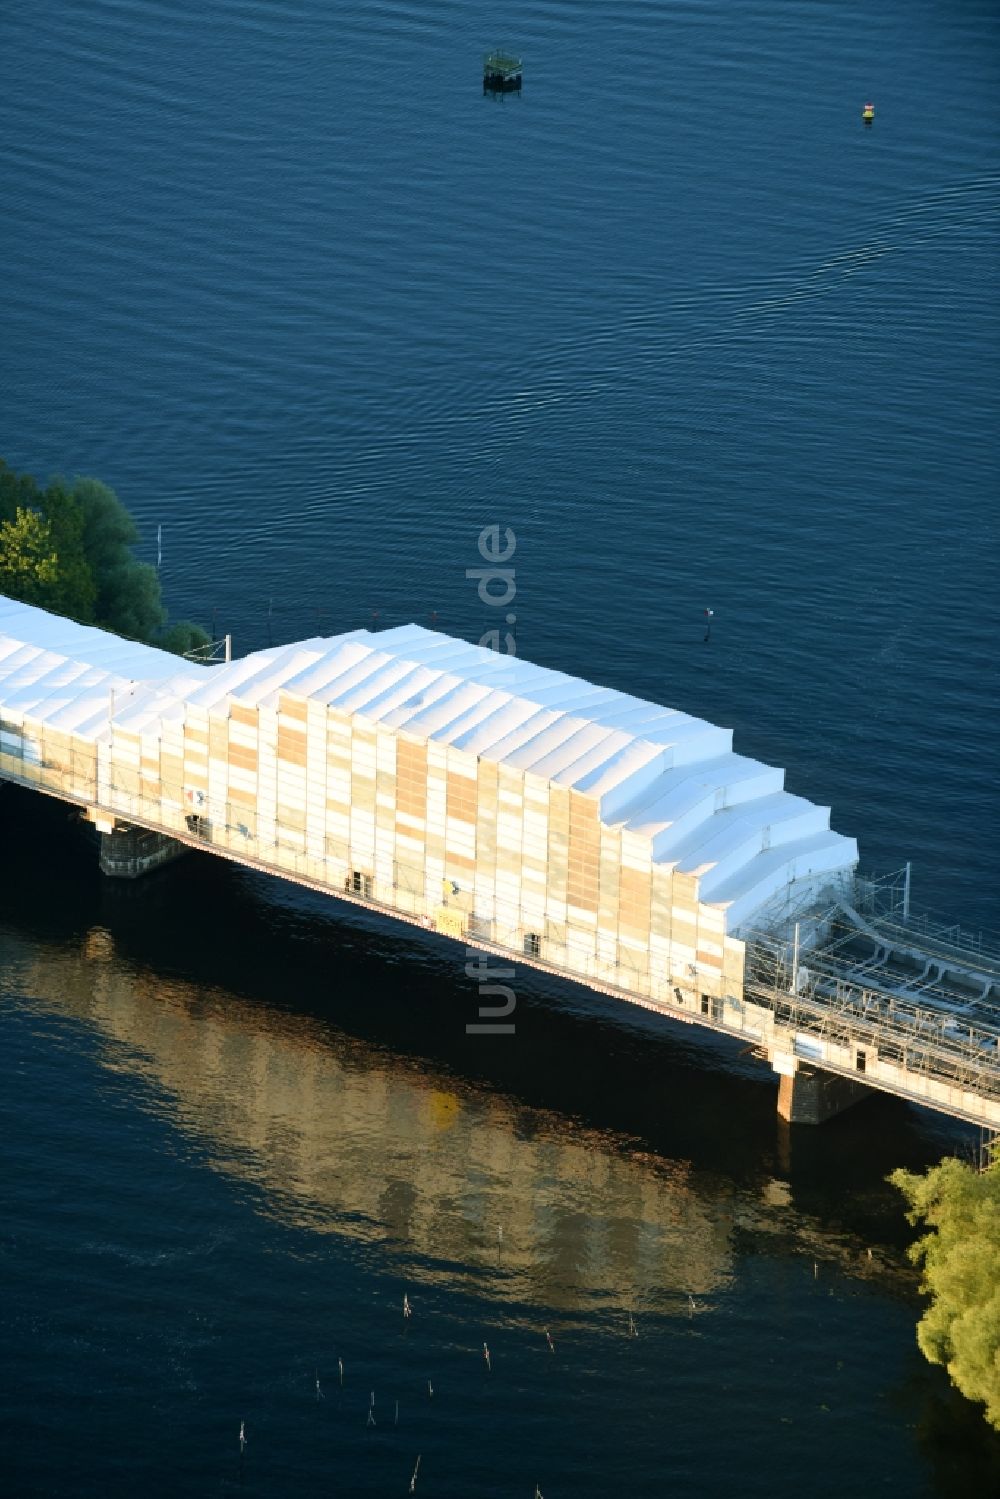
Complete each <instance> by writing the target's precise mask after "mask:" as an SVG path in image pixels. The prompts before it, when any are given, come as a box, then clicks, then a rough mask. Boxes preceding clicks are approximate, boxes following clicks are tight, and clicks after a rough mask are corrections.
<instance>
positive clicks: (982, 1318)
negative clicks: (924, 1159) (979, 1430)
mask: <svg viewBox="0 0 1000 1499" xmlns="http://www.w3.org/2000/svg"><path fill="white" fill-rule="evenodd" d="M889 1180H890V1182H891V1183H892V1184H893V1186H894V1187H897V1188H898V1189H899V1191H900V1192H902V1194H903V1196H904V1197H905V1198H906V1200H907V1202H908V1203H909V1211H908V1212H907V1215H906V1216H907V1218H908V1219H909V1221H910V1222H911V1223H914V1224H916V1223H924V1224H926V1225H927V1226H928V1228H929V1232H928V1233H925V1234H924V1235H923V1236H922V1237H921V1238H919V1239H918V1240H917V1241H916V1243H915V1244H912V1245H911V1246H910V1249H909V1251H908V1253H909V1256H910V1259H911V1260H912V1261H913V1263H914V1264H916V1265H919V1266H921V1268H922V1270H923V1276H922V1280H921V1290H922V1291H923V1292H924V1293H925V1295H928V1296H930V1298H931V1304H930V1306H929V1307H928V1308H927V1310H926V1311H925V1312H924V1315H923V1317H922V1318H921V1319H920V1322H919V1323H918V1324H917V1343H918V1345H919V1347H920V1350H921V1352H922V1353H923V1355H924V1357H925V1358H927V1359H928V1360H929V1361H930V1362H931V1363H932V1364H942V1365H943V1366H944V1367H945V1368H946V1369H947V1371H948V1374H949V1376H950V1378H951V1380H952V1383H953V1384H954V1385H955V1386H956V1387H957V1388H958V1389H959V1390H961V1392H962V1394H963V1395H965V1396H966V1397H967V1399H969V1400H975V1401H979V1402H981V1403H982V1404H983V1405H984V1406H985V1416H986V1420H987V1421H988V1422H989V1423H990V1425H991V1426H993V1427H995V1428H996V1429H997V1430H1000V1152H997V1151H995V1152H994V1155H993V1160H992V1163H991V1164H990V1165H989V1166H987V1167H986V1169H985V1170H984V1171H977V1170H976V1169H975V1167H973V1166H971V1165H968V1164H967V1163H966V1162H964V1161H959V1160H956V1159H953V1158H950V1159H948V1160H944V1161H942V1162H941V1163H940V1165H938V1166H934V1167H932V1168H931V1169H930V1170H929V1171H927V1172H926V1174H925V1175H923V1176H918V1175H916V1174H914V1173H913V1172H910V1171H902V1170H900V1171H894V1172H893V1174H892V1175H891V1176H890V1178H889Z"/></svg>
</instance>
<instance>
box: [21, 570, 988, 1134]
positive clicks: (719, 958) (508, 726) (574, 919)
mask: <svg viewBox="0 0 1000 1499" xmlns="http://www.w3.org/2000/svg"><path fill="white" fill-rule="evenodd" d="M0 779H6V780H8V781H11V782H16V783H19V784H21V785H26V786H29V787H32V788H34V789H36V790H38V791H41V792H44V793H46V794H48V795H52V796H56V797H61V798H63V799H64V800H67V801H69V802H72V803H75V804H76V805H78V806H79V807H80V808H81V809H82V811H83V814H84V815H85V816H86V817H87V818H88V819H89V821H91V822H92V823H93V824H94V825H95V827H96V828H97V829H98V831H99V832H100V833H101V835H102V836H101V845H102V846H101V865H102V868H103V869H104V870H105V872H106V873H108V874H110V875H120V876H131V877H134V876H136V875H138V874H141V873H144V872H146V871H147V870H149V869H152V868H155V867H156V866H157V865H158V864H161V863H164V862H166V861H168V860H169V859H171V858H173V857H175V856H176V855H177V854H178V853H179V852H182V851H183V850H184V849H185V848H186V847H197V848H200V849H202V850H208V851H211V852H213V853H215V854H218V855H220V856H221V857H224V858H227V859H231V860H234V861H236V862H238V863H241V864H244V865H247V866H250V867H252V868H256V869H261V870H265V871H267V872H270V873H273V874H276V875H280V876H281V877H283V878H286V879H292V880H296V881H298V882H300V883H301V884H303V885H307V886H309V887H311V888H313V889H317V890H321V891H325V892H327V893H329V894H330V895H333V896H336V897H337V898H339V899H343V900H347V901H351V902H354V903H356V904H360V905H364V906H367V907H369V908H372V909H375V910H379V911H381V912H383V913H385V914H386V915H388V916H391V917H394V918H395V919H397V920H400V921H406V922H411V923H413V924H416V925H419V926H421V927H425V928H431V929H433V930H435V931H438V932H440V933H442V934H444V935H445V936H447V937H451V938H453V939H456V940H458V941H460V942H462V943H464V944H465V945H466V946H468V947H470V948H472V949H482V950H484V951H486V952H489V953H494V954H497V955H499V956H502V957H503V958H504V959H506V960H509V959H511V958H516V960H517V962H519V963H525V964H530V965H531V966H533V967H535V968H538V969H540V970H543V971H546V972H551V973H556V974H559V975H561V976H563V977H565V978H569V979H572V980H574V981H577V982H579V983H582V984H585V985H588V986H589V987H591V988H593V989H597V990H600V991H602V992H604V993H606V994H610V995H613V996H615V997H617V998H620V999H622V1000H626V1001H629V1002H631V1003H633V1004H638V1005H642V1006H644V1007H645V1008H647V1009H649V1010H653V1011H656V1012H658V1013H660V1014H662V1015H664V1016H667V1017H670V1018H672V1019H674V1020H675V1021H680V1022H683V1023H687V1024H695V1025H701V1026H705V1027H707V1028H709V1029H711V1030H714V1031H717V1032H721V1033H724V1034H727V1035H730V1036H736V1037H740V1038H743V1040H744V1041H745V1042H746V1043H748V1044H749V1045H750V1046H752V1047H753V1049H754V1050H755V1051H757V1052H758V1053H759V1054H760V1056H761V1057H762V1058H766V1059H767V1061H768V1062H769V1063H770V1064H771V1066H772V1067H773V1069H774V1070H775V1072H776V1073H777V1074H778V1075H779V1077H780V1086H779V1110H780V1112H781V1113H782V1114H783V1115H784V1116H785V1117H786V1118H788V1119H790V1120H792V1121H793V1122H819V1121H820V1120H821V1119H823V1118H826V1117H828V1116H829V1115H830V1114H832V1113H835V1112H837V1111H838V1110H839V1109H841V1108H843V1107H845V1106H846V1105H847V1104H849V1103H851V1102H853V1101H854V1100H855V1099H856V1098H859V1097H861V1096H863V1095H864V1093H865V1091H866V1090H867V1089H869V1088H878V1089H882V1090H884V1091H887V1092H891V1093H895V1094H898V1095H899V1096H901V1097H903V1098H906V1099H909V1100H911V1101H913V1102H915V1103H919V1104H923V1105H925V1106H927V1107H930V1108H934V1109H938V1110H941V1111H943V1112H945V1113H948V1114H951V1115H953V1116H954V1117H957V1118H960V1119H963V1120H966V1121H969V1122H971V1123H974V1124H978V1125H979V1126H980V1127H981V1128H983V1129H986V1130H991V1131H992V1130H1000V954H998V953H995V952H990V951H989V950H988V948H987V947H986V946H984V944H983V943H982V942H981V941H980V940H979V939H975V940H974V939H973V938H971V937H968V936H964V935H963V934H962V933H961V932H960V931H958V930H957V929H955V928H945V927H943V926H940V925H938V924H936V923H933V922H931V921H929V920H927V919H924V918H920V917H918V916H917V915H916V914H915V913H914V912H912V911H911V910H910V899H909V876H908V871H907V872H905V873H904V874H903V875H901V876H900V877H899V878H898V879H890V880H883V881H880V882H873V881H868V880H864V879H862V878H860V877H859V875H858V872H857V865H858V851H857V845H856V843H855V841H854V840H853V839H852V838H849V837H845V836H844V835H842V834H840V833H837V832H835V831H833V830H831V828H830V821H829V809H828V808H826V807H822V806H817V805H815V804H813V803H812V802H809V801H807V800H805V799H804V798H802V797H800V796H796V795H793V794H792V793H790V792H788V791H787V790H785V788H784V772H783V771H782V770H780V769H778V768H776V767H773V766H768V765H764V764H761V763H760V762H758V761H755V760H751V759H748V758H747V757H745V756H742V755H740V754H738V753H735V752H734V751H733V747H732V733H731V731H729V730H726V729H722V728H718V727H716V726H715V725H713V724H709V723H706V722H705V721H703V720H701V719H697V718H693V717H691V716H690V715H688V714H685V713H683V712H679V711H677V710H674V709H669V708H664V707H661V706H659V705H657V704H654V703H649V702H644V701H642V700H640V699H637V698H634V697H631V696H629V695H627V694H624V693H621V692H617V691H615V690H613V689H611V688H606V687H599V686H594V685H592V684H590V683H587V682H584V681H581V680H579V679H577V678H573V677H569V676H566V675H565V674H563V673H560V672H556V671H551V670H548V669H545V668H541V667H538V666H533V665H531V664H530V663H527V662H524V661H521V660H519V659H517V658H515V657H511V656H504V655H501V654H499V653H497V652H494V651H490V650H486V649H484V648H482V647H479V646H473V645H469V644H467V643H466V642H464V641H460V640H455V639H452V638H450V637H448V636H446V635H442V634H440V633H438V632H436V631H431V630H426V629H423V628H421V627H419V626H416V625H408V626H403V627H400V628H398V629H392V630H386V631H381V632H378V633H372V632H369V631H366V630H357V631H352V632H349V633H347V634H344V635H340V636H336V637H333V638H317V639H311V640H306V641H301V642H297V643H295V644H292V645H285V646H279V647H273V648H269V649H267V650H264V651H258V652H255V653H253V654H251V655H249V656H246V657H244V658H242V659H240V660H236V661H231V660H226V661H222V662H210V663H197V662H193V661H186V660H179V659H178V658H177V657H175V656H172V655H169V654H167V653H166V652H163V651H160V650H157V649H155V648H153V647H151V646H145V645H140V644H136V643H134V642H130V641H125V640H122V639H120V638H118V637H116V636H114V635H111V634H108V633H107V632H104V631H101V630H97V629H93V628H91V627H88V626H82V625H78V624H75V623H73V622H72V621H69V620H66V619H63V618H60V617H58V616H55V615H52V614H48V613H46V612H45V611H43V610H40V609H36V608H33V607H31V606H29V605H25V604H21V603H17V602H15V601H13V600H9V599H5V598H0ZM484 1027H485V1028H487V1029H489V1030H493V1031H497V1032H500V1033H502V1032H503V1031H504V1030H505V1029H510V1027H508V1026H507V1025H506V1022H505V1014H504V1006H503V1004H499V1005H496V1006H494V1007H492V1012H491V1013H490V1015H489V1016H488V1017H487V1018H486V1019H485V1021H484Z"/></svg>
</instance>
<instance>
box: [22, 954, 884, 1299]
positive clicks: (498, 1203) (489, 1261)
mask: <svg viewBox="0 0 1000 1499" xmlns="http://www.w3.org/2000/svg"><path fill="white" fill-rule="evenodd" d="M5 949H6V952H7V954H8V960H7V961H8V965H9V972H8V980H9V977H10V975H11V974H12V975H13V976H14V979H15V987H16V989H17V990H18V991H19V992H25V993H30V994H31V996H32V1000H31V1003H32V1005H33V1006H37V1007H41V1008H44V1009H45V1010H47V1011H49V1012H50V1013H53V1014H56V1015H59V1016H61V1017H65V1018H72V1019H74V1020H78V1021H82V1022H83V1023H84V1024H85V1025H86V1026H87V1027H88V1028H90V1029H92V1030H93V1031H94V1032H96V1033H97V1034H99V1035H100V1037H101V1038H102V1039H103V1041H104V1042H105V1043H107V1045H106V1050H105V1054H104V1056H105V1060H106V1063H107V1065H109V1066H110V1067H112V1068H113V1069H114V1070H115V1071H119V1072H125V1073H127V1074H129V1075H131V1076H135V1077H139V1078H141V1079H142V1080H143V1081H144V1082H145V1083H146V1084H148V1085H149V1086H150V1087H151V1089H153V1091H154V1092H155V1094H156V1095H157V1096H158V1097H159V1099H160V1100H161V1101H162V1102H163V1106H164V1107H165V1111H166V1113H167V1115H168V1116H169V1117H170V1119H171V1122H172V1123H173V1124H174V1125H175V1126H176V1127H178V1128H179V1129H180V1130H181V1131H182V1132H183V1133H184V1134H186V1135H187V1136H189V1137H190V1138H192V1139H194V1140H196V1141H197V1142H198V1144H199V1146H200V1147H201V1148H202V1149H204V1150H205V1151H206V1152H207V1155H208V1159H209V1161H210V1162H211V1164H212V1166H213V1168H214V1169H217V1170H219V1171H222V1172H224V1173H226V1174H228V1175H230V1176H231V1177H234V1178H236V1179H239V1180H242V1181H244V1182H246V1183H250V1184H252V1186H253V1187H254V1188H256V1189H258V1190H259V1192H260V1193H261V1196H262V1200H263V1203H264V1205H265V1210H266V1211H268V1212H270V1213H272V1214H273V1215H274V1216H275V1217H276V1218H278V1219H279V1220H280V1221H282V1222H284V1223H286V1224H288V1225H290V1226H293V1227H296V1228H299V1229H303V1230H306V1231H307V1232H309V1233H313V1234H318V1235H333V1236H337V1237H339V1238H341V1239H343V1240H349V1241H353V1242H354V1243H355V1244H357V1245H359V1246H372V1247H375V1246H379V1247H381V1248H383V1249H386V1250H388V1251H389V1253H390V1254H394V1255H397V1256H398V1259H399V1265H400V1273H401V1274H403V1273H405V1275H406V1276H407V1278H408V1279H409V1280H411V1281H412V1283H414V1284H421V1283H423V1284H425V1285H431V1284H434V1283H439V1284H442V1285H445V1284H447V1285H448V1286H451V1287H454V1286H456V1285H461V1284H463V1283H464V1284H466V1285H467V1287H468V1288H469V1289H475V1290H477V1291H478V1292H480V1293H481V1294H485V1295H487V1296H490V1295H496V1296H502V1297H503V1298H504V1300H505V1302H506V1303H507V1309H508V1311H509V1312H511V1313H512V1314H514V1315H516V1308H517V1306H518V1305H520V1306H522V1307H524V1308H528V1307H530V1306H533V1305H534V1306H539V1305H543V1306H545V1307H547V1308H550V1309H553V1310H555V1311H557V1312H558V1313H560V1314H561V1315H562V1316H563V1318H564V1319H565V1318H572V1317H573V1316H574V1314H582V1313H583V1312H584V1311H586V1312H587V1313H588V1314H591V1313H593V1312H595V1311H604V1312H605V1313H608V1314H613V1315H619V1316H620V1317H621V1318H622V1320H623V1321H624V1319H625V1318H626V1315H627V1313H628V1312H629V1311H633V1310H635V1311H642V1310H650V1309H654V1308H655V1309H656V1310H657V1311H659V1312H664V1313H667V1314H669V1313H671V1312H673V1313H675V1314H681V1315H684V1316H687V1315H688V1310H689V1301H688V1298H689V1296H690V1295H693V1296H695V1297H702V1298H711V1297H712V1296H713V1295H716V1294H718V1293H720V1292H722V1291H723V1290H724V1289H725V1288H726V1287H727V1285H728V1284H729V1283H730V1281H731V1279H732V1276H733V1274H734V1258H735V1254H736V1249H735V1237H736V1235H737V1233H744V1232H749V1233H751V1234H755V1233H763V1234H770V1235H774V1234H778V1235H781V1236H782V1237H783V1238H785V1237H787V1236H789V1235H791V1236H792V1237H793V1238H794V1240H795V1241H796V1248H797V1249H798V1250H799V1251H800V1252H805V1253H807V1254H809V1255H816V1256H820V1257H822V1258H825V1259H830V1258H831V1257H832V1258H836V1259H837V1260H838V1261H839V1263H840V1265H841V1267H842V1268H844V1269H847V1270H848V1271H850V1272H851V1273H857V1274H858V1275H865V1276H870V1275H879V1274H881V1273H884V1270H885V1266H884V1265H883V1264H881V1263H880V1261H879V1260H875V1261H874V1262H873V1261H872V1259H871V1257H870V1255H869V1253H868V1252H867V1251H866V1250H865V1249H864V1248H863V1247H862V1246H861V1245H860V1244H858V1243H855V1242H852V1241H851V1240H850V1239H849V1238H841V1239H835V1238H833V1237H831V1236H830V1235H829V1234H828V1233H825V1232H824V1231H823V1230H822V1229H820V1228H819V1227H818V1226H817V1225H816V1224H815V1223H813V1222H811V1221H810V1220H809V1219H807V1218H806V1217H804V1216H803V1215H801V1214H796V1213H792V1212H791V1210H790V1207H789V1202H790V1199H789V1191H788V1187H787V1184H785V1183H783V1182H779V1181H771V1180H765V1181H764V1182H763V1183H762V1184H761V1185H759V1186H757V1187H755V1188H754V1189H752V1190H746V1189H744V1188H741V1187H739V1186H737V1184H736V1183H735V1182H733V1181H732V1180H731V1179H728V1178H725V1177H723V1176H719V1175H710V1174H708V1173H706V1172H704V1171H697V1172H696V1171H695V1170H694V1169H693V1168H692V1167H691V1166H690V1165H689V1164H687V1163H681V1162H676V1161H670V1160H665V1159H661V1158H658V1157H655V1156H652V1155H649V1154H644V1153H641V1152H639V1151H636V1150H634V1149H630V1148H629V1144H630V1142H629V1141H628V1140H626V1139H623V1138H622V1137H621V1136H619V1135H615V1134H613V1133H610V1132H608V1133H603V1132H601V1131H599V1130H594V1129H588V1128H587V1127H585V1126H583V1125H581V1124H579V1123H578V1122H576V1121H573V1122H570V1121H568V1120H565V1119H562V1118H560V1117H559V1116H555V1115H551V1114H548V1113H546V1112H544V1111H542V1110H536V1109H529V1108H527V1107H525V1106H522V1105H519V1104H517V1103H516V1102H513V1101H511V1100H509V1099H506V1098H504V1097H501V1096H498V1095H497V1094H495V1093H492V1092H488V1091H486V1090H485V1089H481V1088H476V1087H474V1086H472V1085H469V1084H463V1083H461V1082H455V1080H453V1079H450V1078H445V1077H443V1076H437V1077H435V1076H434V1075H433V1072H429V1071H428V1069H427V1067H426V1065H425V1064H421V1065H420V1067H418V1066H417V1065H416V1064H408V1063H406V1062H403V1061H400V1060H399V1059H398V1058H392V1059H389V1058H388V1057H387V1056H386V1054H385V1053H384V1052H382V1051H381V1050H380V1049H379V1048H378V1047H377V1046H373V1045H371V1044H369V1043H367V1042H364V1041H358V1040H357V1039H355V1038H353V1037H349V1036H346V1035H344V1034H343V1033H339V1032H337V1031H335V1030H332V1029H331V1028H330V1027H329V1026H328V1025H325V1024H323V1023H321V1022H320V1021H317V1020H316V1019H315V1018H312V1017H309V1016H304V1015H298V1014H289V1013H288V1012H287V1011H284V1010H281V1011H279V1010H276V1009H272V1008H270V1007H268V1006H267V1005H266V1004H261V1003H258V1002H249V1001H247V1000H244V999H241V998H239V997H237V996H235V995H234V994H232V993H229V992H226V991H224V990H222V989H217V988H216V989H212V988H202V987H200V986H197V985H194V984H191V983H188V982H185V981H182V980H177V979H174V978H168V977H165V976H163V975H161V974H158V973H152V972H150V971H148V970H145V971H144V970H139V969H136V968H134V967H132V966H130V965H129V964H128V963H127V962H126V961H123V960H122V959H121V958H120V957H119V956H118V955H117V954H116V950H115V943H114V939H113V937H112V936H111V934H110V933H109V932H108V931H107V930H105V929H104V928H101V927H94V928H92V929H91V930H90V931H89V933H88V934H87V936H86V938H85V940H84V941H83V943H82V946H77V947H75V948H73V947H67V946H65V945H61V944H60V945H58V946H52V947H46V948H42V947H40V945H39V943H38V942H37V940H33V942H32V945H31V946H30V947H28V946H26V945H23V944H22V943H21V942H20V940H19V939H18V938H17V937H16V936H13V935H10V934H8V936H7V938H5ZM39 953H43V956H42V957H39ZM0 976H2V969H0ZM6 987H8V988H10V987H11V986H10V983H9V982H8V984H7V985H6ZM500 1226H502V1228H503V1243H502V1250H500V1251H498V1232H497V1231H498V1228H499V1227H500ZM891 1273H892V1274H893V1276H894V1277H895V1276H896V1275H898V1274H900V1273H902V1274H904V1275H905V1274H906V1272H900V1271H899V1269H898V1266H896V1265H893V1266H892V1269H891ZM706 1304H710V1303H706Z"/></svg>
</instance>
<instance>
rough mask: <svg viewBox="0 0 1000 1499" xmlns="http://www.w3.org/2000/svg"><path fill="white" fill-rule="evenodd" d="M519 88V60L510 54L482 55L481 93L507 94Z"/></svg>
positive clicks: (517, 90) (499, 52) (488, 53)
mask: <svg viewBox="0 0 1000 1499" xmlns="http://www.w3.org/2000/svg"><path fill="white" fill-rule="evenodd" d="M520 88H521V59H520V58H519V57H515V56H514V54H513V53H512V52H502V51H499V50H497V51H495V52H485V53H484V54H483V93H484V94H509V93H516V92H519V91H520Z"/></svg>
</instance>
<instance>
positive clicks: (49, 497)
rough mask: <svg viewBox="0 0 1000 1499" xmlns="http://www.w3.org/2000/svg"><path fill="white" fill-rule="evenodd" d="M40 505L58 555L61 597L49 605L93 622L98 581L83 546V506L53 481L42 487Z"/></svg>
mask: <svg viewBox="0 0 1000 1499" xmlns="http://www.w3.org/2000/svg"><path fill="white" fill-rule="evenodd" d="M40 506H41V512H42V514H43V515H44V517H45V519H46V521H47V522H48V524H49V529H50V531H51V534H52V544H53V546H54V548H55V551H56V555H57V556H58V558H59V589H58V600H57V601H56V602H55V603H54V604H51V605H49V606H48V607H50V608H54V609H55V610H56V612H57V613H59V614H67V615H69V617H70V619H77V620H79V621H80V623H81V624H85V625H89V624H92V623H93V620H94V617H95V606H96V602H97V583H96V581H95V578H94V573H93V570H92V568H91V566H90V564H89V562H88V561H87V555H86V552H85V550H84V544H83V529H84V518H83V514H82V512H81V510H80V507H79V505H77V503H76V501H75V500H74V498H73V496H72V495H71V494H69V493H68V492H67V491H66V490H65V489H64V488H63V487H62V485H60V484H50V485H49V487H48V489H46V490H44V491H43V493H42V495H41V497H40Z"/></svg>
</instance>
